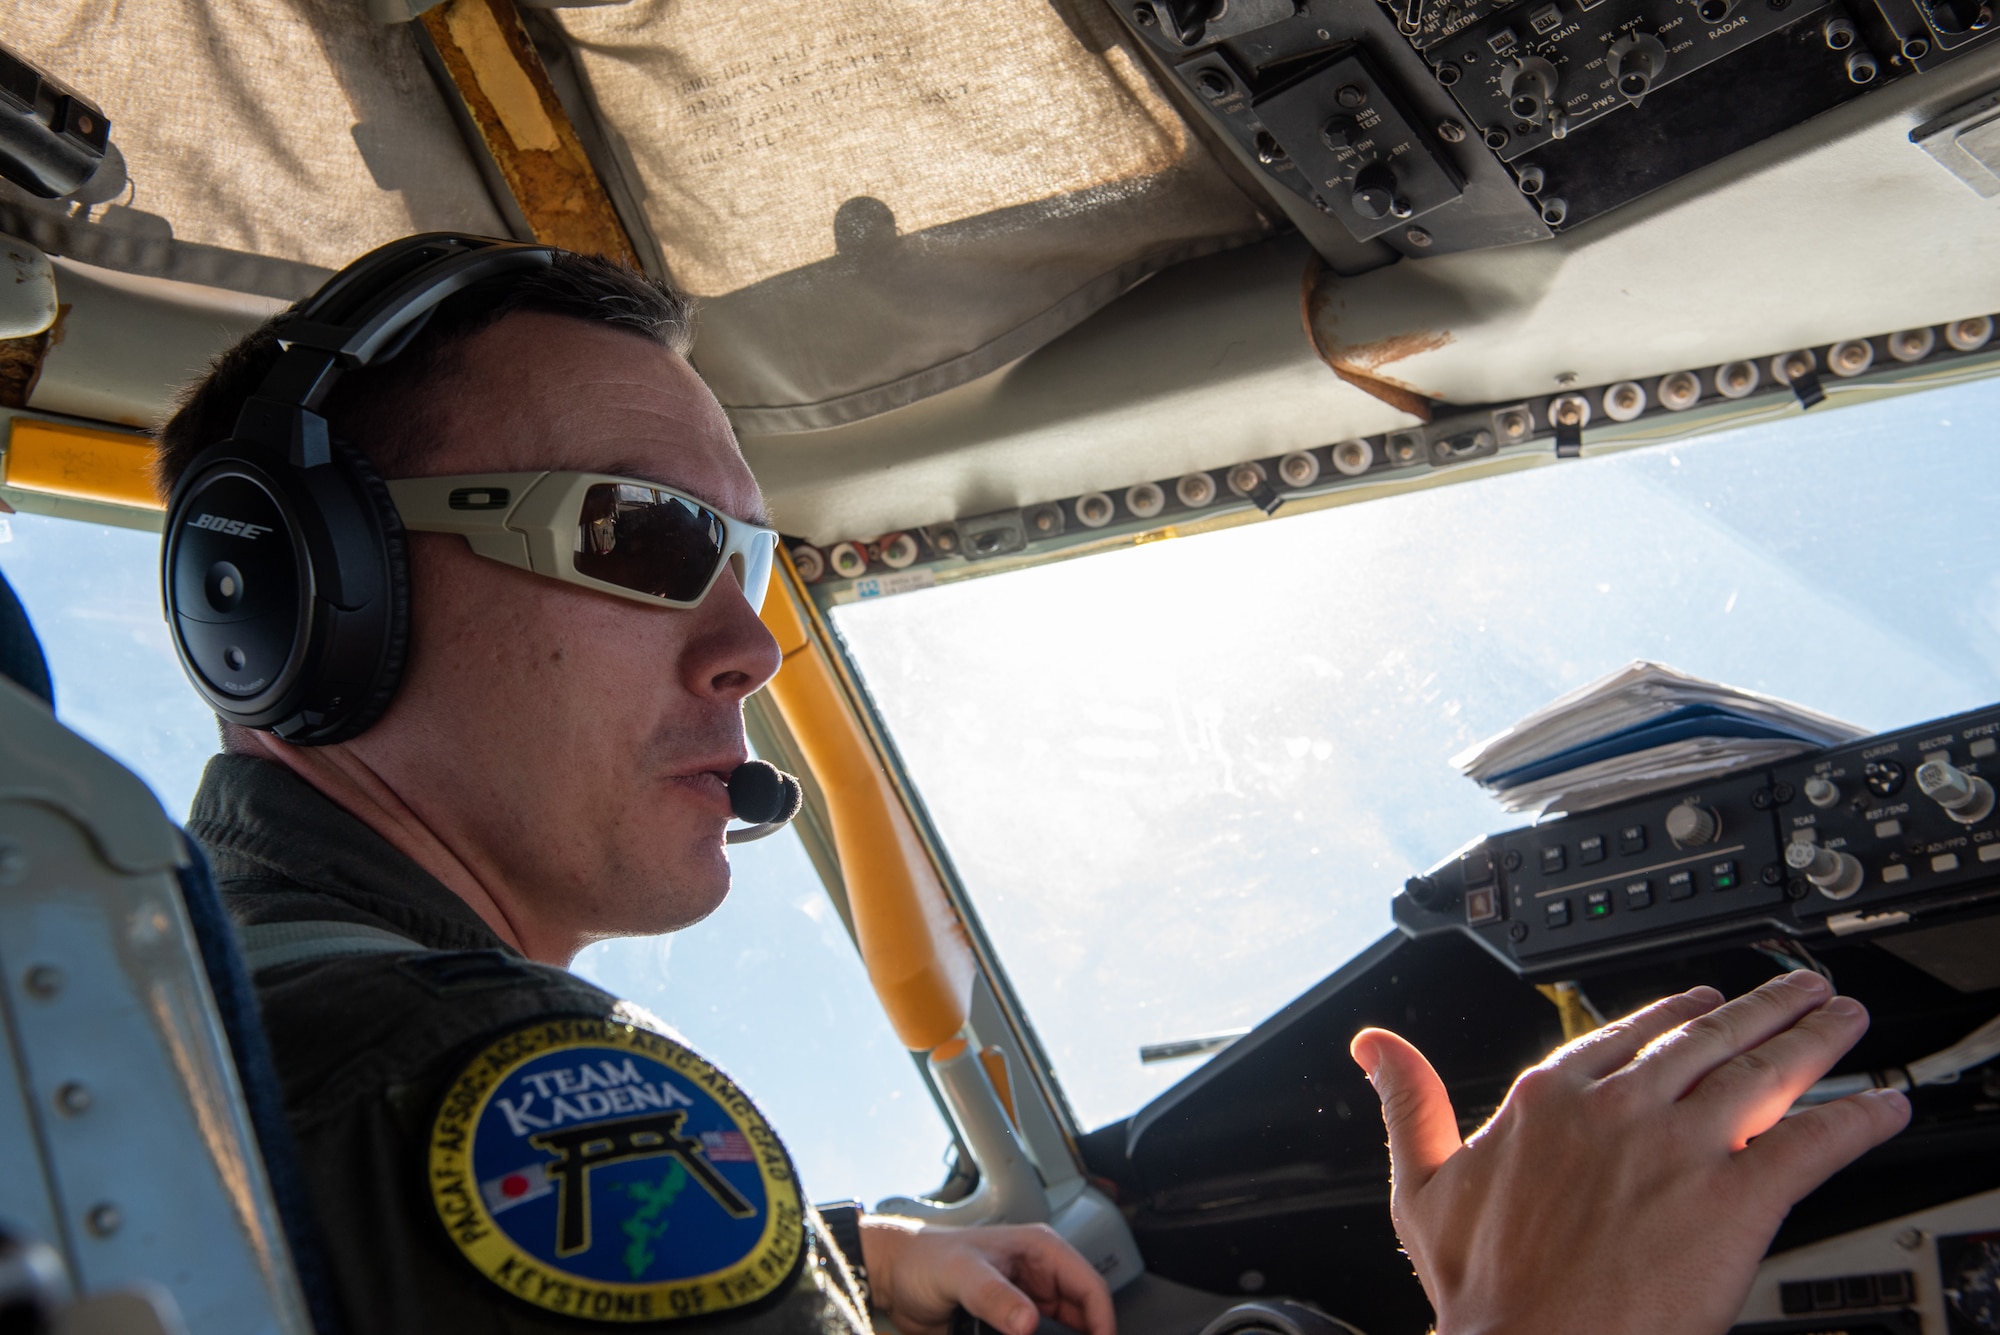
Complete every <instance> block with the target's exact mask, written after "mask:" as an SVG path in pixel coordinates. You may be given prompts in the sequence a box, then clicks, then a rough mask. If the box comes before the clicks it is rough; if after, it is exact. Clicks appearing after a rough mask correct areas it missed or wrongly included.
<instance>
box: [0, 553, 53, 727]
mask: <svg viewBox="0 0 2000 1335" xmlns="http://www.w3.org/2000/svg"><path fill="white" fill-rule="evenodd" d="M0 677H11V678H12V679H13V680H15V681H16V682H19V683H20V684H21V685H22V686H24V687H26V688H27V689H28V690H30V691H33V692H34V693H35V694H36V695H39V696H41V697H42V699H44V700H46V701H48V702H49V707H50V708H52V709H53V708H54V707H55V702H56V690H55V685H54V683H52V682H50V680H49V660H48V659H46V658H43V657H42V644H41V641H40V640H37V639H36V638H35V628H34V627H33V626H31V625H29V624H28V613H27V611H26V609H24V608H23V607H22V606H21V600H20V599H19V598H16V597H15V596H14V590H13V589H12V588H11V587H9V585H8V583H7V577H6V576H5V575H0Z"/></svg>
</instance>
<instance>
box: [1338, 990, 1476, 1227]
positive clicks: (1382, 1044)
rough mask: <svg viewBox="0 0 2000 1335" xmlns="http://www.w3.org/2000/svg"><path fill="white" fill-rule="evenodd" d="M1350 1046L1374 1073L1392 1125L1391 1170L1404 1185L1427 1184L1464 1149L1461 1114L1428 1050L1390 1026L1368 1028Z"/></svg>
mask: <svg viewBox="0 0 2000 1335" xmlns="http://www.w3.org/2000/svg"><path fill="white" fill-rule="evenodd" d="M1348 1052H1349V1054H1350V1055H1352V1056H1353V1058H1354V1060H1355V1061H1357V1062H1359V1063H1360V1064H1361V1069H1362V1070H1363V1071H1366V1072H1367V1073H1368V1079H1369V1081H1370V1083H1372V1084H1373V1085H1374V1086H1375V1093H1376V1096H1377V1097H1378V1098H1380V1099H1381V1100H1382V1122H1383V1124H1384V1125H1385V1126H1386V1127H1388V1129H1389V1163H1390V1168H1391V1175H1392V1177H1393V1179H1394V1181H1395V1183H1396V1186H1397V1187H1398V1188H1399V1189H1407V1188H1411V1187H1421V1186H1422V1185H1423V1184H1424V1183H1426V1182H1428V1181H1430V1179H1431V1177H1432V1175H1434V1174H1435V1173H1436V1172H1437V1170H1438V1169H1439V1168H1441V1167H1442V1166H1443V1165H1444V1162H1445V1160H1447V1159H1449V1158H1451V1156H1452V1155H1454V1154H1456V1153H1458V1151H1459V1150H1460V1148H1461V1147H1462V1146H1463V1145H1464V1143H1465V1142H1464V1141H1462V1140H1460V1139H1459V1135H1458V1115H1457V1114H1456V1113H1454V1112H1453V1111H1452V1107H1451V1096H1450V1095H1449V1094H1447V1093H1445V1088H1444V1081H1442V1080H1440V1079H1438V1073H1437V1072H1436V1071H1434V1070H1432V1069H1431V1064H1430V1062H1429V1061H1427V1060H1425V1058H1424V1054H1423V1053H1421V1052H1419V1051H1417V1050H1416V1048H1415V1047H1414V1046H1412V1045H1411V1044H1410V1042H1409V1041H1408V1040H1407V1039H1404V1038H1400V1037H1398V1036H1397V1035H1395V1034H1392V1033H1390V1032H1389V1031H1388V1030H1386V1029H1363V1030H1362V1031H1361V1032H1360V1033H1358V1034H1356V1035H1355V1036H1354V1041H1353V1042H1352V1043H1351V1044H1349V1045H1348Z"/></svg>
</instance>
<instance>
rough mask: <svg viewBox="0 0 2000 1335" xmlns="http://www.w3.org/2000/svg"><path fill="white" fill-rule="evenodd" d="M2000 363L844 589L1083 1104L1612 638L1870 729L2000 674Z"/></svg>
mask: <svg viewBox="0 0 2000 1335" xmlns="http://www.w3.org/2000/svg"><path fill="white" fill-rule="evenodd" d="M1996 417H2000V382H1993V381H1988V382H1981V383H1976V384H1972V385H1965V386H1958V387H1953V388H1947V389H1938V390H1931V391H1927V392H1924V393H1922V394H1917V395H1911V396H1908V397H1904V398H1899V399H1891V400H1886V401H1880V402H1876V403H1873V404H1867V405H1861V406H1855V407H1848V408H1841V409H1838V410H1833V411H1829V410H1826V409H1822V410H1820V411H1818V412H1815V413H1811V414H1808V415H1805V416H1800V417H1794V418H1790V419H1787V420H1784V421H1781V422H1777V423H1771V424H1765V425H1760V426H1755V427H1750V428H1746V429H1742V430H1738V431H1733V432H1729V433H1724V434H1717V435H1713V436H1709V437H1705V438H1702V439H1699V440H1695V441H1691V442H1682V443H1678V444H1671V445H1662V446H1654V447H1648V448H1644V449H1635V450H1631V451H1627V452H1624V453H1619V454H1614V455H1608V456H1606V457H1602V458H1595V459H1586V460H1583V461H1580V462H1574V463H1570V462H1565V463H1561V464H1556V465H1554V466H1549V467H1542V468H1536V469H1532V470H1528V471H1524V472H1519V473H1514V474H1509V475H1506V476H1501V477H1495V478H1491V479H1486V480H1483V481H1479V482H1475V483H1471V484H1468V485H1463V486H1446V487H1438V488H1435V489H1431V490H1426V491H1420V492H1416V493H1413V494H1408V495H1404V496H1399V497H1394V498H1388V499H1382V500H1376V501H1371V502H1368V503H1365V504H1359V505H1350V506H1344V507H1340V508H1335V509H1329V510H1323V511H1320V512H1318V513H1313V514H1307V515H1301V516H1298V517H1295V518H1290V519H1285V520H1284V522H1277V523H1264V524H1255V525H1250V526H1246V527H1242V528H1237V529H1231V530H1227V531H1224V532H1219V533H1212V534H1208V535H1204V536H1200V537H1195V538H1189V539H1187V540H1184V541H1173V542H1154V543H1149V544H1146V545H1143V546H1138V547H1133V548H1127V549H1124V550H1120V551H1117V552H1114V553H1111V554H1108V555H1104V556H1099V557H1093V558H1089V559H1080V560H1073V561H1068V562H1063V563H1060V564H1052V565H1047V566H1042V567H1039V568H1035V569H1031V570H1027V571H1022V572H1019V573H1015V574H1011V575H1008V576H1006V577H1004V578H991V579H979V580H968V581H964V582H960V583H956V584H951V585H945V586H941V587H937V588H933V589H928V590H924V591H921V592H914V593H908V594H903V595H900V596H897V597H894V598H885V599H877V600H874V601H869V602H862V603H855V604H849V605H845V606H841V607H839V608H837V609H835V613H834V620H835V624H836V625H837V626H838V628H839V629H840V631H841V633H842V634H843V636H844V637H845V639H846V641H847V643H848V646H849V649H850V651H851V653H852V654H853V656H854V658H855V660H856V662H857V663H858V665H859V667H860V668H861V671H862V673H863V676H864V678H865V680H866V683H867V686H868V688H869V690H870V692H871V694H872V695H873V697H874V699H875V701H876V704H877V706H878V708H879V709H880V710H881V711H882V713H883V715H884V717H885V718H886V720H887V722H888V724H889V726H890V729H891V731H892V733H893V735H894V739H895V742H896V745H897V747H898V749H899V750H900V752H901V754H902V756H903V758H904V760H905V762H906V763H907V765H908V767H909V770H910V773H911V777H912V779H913V780H914V782H915V785H916V787H917V789H918V791H920V792H921V793H922V794H923V798H924V801H925V803H926V804H927V806H928V808H929V810H930V813H931V816H932V818H933V820H934V821H935V822H936V824H937V826H938V828H939V830H940V832H941V834H942V836H943V838H944V841H945V843H946V845H947V847H948V849H949V852H950V855H951V857H952V859H953V861H954V863H955V864H956V867H957V869H958V872H959V874H960V875H961V877H962V878H963V880H964V882H965V885H966V888H967V891H968V893H969V895H970V897H971V899H972V901H973V904H974V907H975V908H976V910H977V912H978V913H979V915H980V917H981V920H982V922H983V923H984V926H985V928H986V930H987V932H988V933H989V935H990V936H991V938H992V940H993V942H994V946H995V948H996V950H997V952H998V954H999V956H1000V959H1001V962H1002V964H1003V965H1004V967H1005V968H1006V970H1007V971H1008V974H1009V976H1010V977H1011V979H1012V981H1013V983H1014V986H1015V988H1016V990H1017V991H1018V993H1019V994H1020V996H1021V999H1022V1002H1023V1004H1024V1006H1025V1007H1026V1009H1027V1012H1028V1015H1029V1018H1030V1020H1031V1021H1032V1022H1033V1023H1034V1025H1035V1026H1036V1028H1037V1029H1038V1031H1039V1033H1040V1035H1041V1038H1042V1041H1043V1043H1044V1045H1045V1046H1046V1048H1047V1049H1048V1052H1049V1054H1050V1059H1051V1061H1052V1062H1053V1064H1054V1066H1055V1069H1056V1074H1057V1075H1058V1077H1059V1078H1060V1080H1061V1082H1062V1084H1063V1087H1064V1089H1065V1091H1066V1092H1067V1094H1068V1096H1069V1099H1070V1102H1071V1104H1072V1106H1073V1107H1074V1109H1075V1111H1076V1113H1077V1116H1078V1119H1079V1120H1080V1121H1081V1123H1082V1124H1083V1125H1084V1126H1085V1127H1094V1126H1097V1125H1100V1124H1102V1123H1104V1122H1107V1121H1110V1120H1113V1119H1116V1118H1118V1117H1122V1116H1124V1115H1126V1114H1128V1113H1131V1112H1133V1111H1134V1110H1136V1109H1137V1108H1138V1107H1140V1106H1141V1105H1142V1104H1143V1103H1144V1102H1145V1101H1146V1100H1147V1099H1148V1098H1149V1097H1151V1096H1152V1095H1154V1094H1156V1093H1158V1092H1159V1091H1160V1090H1162V1089H1164V1088H1166V1087H1167V1086H1168V1085H1170V1084H1172V1083H1173V1082H1174V1081H1176V1080H1178V1079H1180V1078H1182V1077H1183V1076H1185V1075H1186V1074H1187V1073H1188V1071H1189V1070H1190V1069H1192V1066H1193V1064H1194V1063H1193V1061H1191V1060H1181V1061H1170V1062H1161V1063H1156V1064H1150V1065H1149V1064H1144V1063H1142V1062H1141V1061H1140V1059H1139V1048H1140V1047H1141V1046H1142V1045H1148V1044H1157V1043H1162V1042H1168V1041H1173V1040H1179V1039H1187V1038H1193V1037H1198V1036H1204V1035H1211V1034H1216V1033H1218V1032H1222V1031H1227V1030H1230V1029H1235V1028H1241V1027H1244V1026H1247V1025H1251V1024H1254V1023H1255V1022H1256V1021H1258V1020H1260V1019H1261V1018H1263V1017H1264V1016H1266V1015H1269V1014H1270V1013H1271V1012H1272V1011H1273V1010H1275V1009H1276V1008H1277V1007H1279V1006H1280V1005H1282V1004H1283V1003H1284V1002H1286V1001H1288V1000H1289V999H1291V998H1292V997H1293V996H1295V995H1297V994H1298V993H1300V992H1302V991H1304V990H1305V989H1306V988H1307V987H1309V986H1310V985H1311V984H1312V983H1313V982H1315V981H1316V980H1318V979H1319V978H1321V977H1322V976H1324V975H1325V974H1326V973H1328V972H1329V971H1331V970H1332V969H1334V968H1335V967H1337V966H1338V965H1339V964H1341V963H1342V962H1343V961H1345V960H1346V959H1348V958H1349V957H1351V956H1352V955H1354V954H1355V953H1356V952H1357V951H1359V950H1360V949H1362V948H1363V947H1364V946H1366V945H1367V944H1368V943H1369V942H1371V941H1373V940H1374V939H1376V938H1377V937H1379V936H1380V935H1381V934H1382V933H1383V932H1385V931H1387V930H1388V929H1389V926H1390V918H1389V901H1390V897H1391V895H1392V894H1394V892H1395V891H1396V890H1397V889H1399V888H1400V886H1401V885H1402V882H1403V879H1404V878H1405V877H1406V876H1408V875H1410V874H1411V873H1413V872H1416V871H1419V870H1422V869H1423V868H1425V867H1428V866H1430V865H1431V864H1432V863H1434V862H1436V861H1437V860H1438V859H1439V858H1440V857H1442V856H1443V855H1445V854H1446V853H1448V852H1450V851H1451V850H1453V849H1454V848H1456V847H1457V846H1459V845H1460V844H1462V843H1464V842H1465V841H1467V840H1469V839H1472V838H1474V837H1477V836H1480V835H1483V834H1487V833H1492V832H1495V831H1499V830H1504V829H1508V828H1512V827H1514V826H1518V825H1520V824H1522V823H1524V818H1522V817H1518V816H1510V815H1508V814H1507V813H1505V812H1503V811H1501V810H1500V808H1499V807H1498V805H1497V804H1496V803H1494V802H1493V801H1492V800H1491V799H1489V798H1487V797H1486V796H1484V795H1483V793H1482V792H1481V791H1480V790H1479V789H1478V788H1477V787H1476V786H1475V785H1474V784H1473V783H1472V782H1471V781H1470V780H1468V779H1466V778H1464V777H1462V776H1460V775H1459V774H1458V773H1457V772H1456V771H1454V770H1453V769H1452V768H1451V767H1450V766H1449V765H1448V764H1447V759H1448V758H1449V757H1450V756H1452V755H1453V754H1455V753H1457V752H1458V751H1460V750H1461V749H1463V748H1464V747H1465V746H1466V745H1467V744H1469V743H1472V742H1475V741H1478V740H1480V739H1482V738H1485V737H1487V736H1489V735H1491V734H1493V733H1495V732H1497V731H1499V730H1500V729H1502V728H1504V727H1506V726H1507V725H1508V724H1510V723H1512V722H1513V721H1514V720H1516V719H1518V718H1519V717H1521V716H1522V715H1523V714H1526V713H1527V712H1529V711H1530V710H1532V709H1534V708H1536V707H1537V706H1540V705H1542V704H1545V703H1547V702H1548V701H1549V700H1551V699H1553V698H1555V697H1556V696H1558V695H1560V694H1562V693H1563V692H1565V691H1568V690H1570V689H1572V688H1574V687H1576V686H1579V685H1582V684H1583V683H1585V682H1588V681H1590V680H1592V679H1594V678H1596V677H1598V676H1600V675H1602V674H1603V673H1605V672H1608V671H1610V670H1612V669H1614V668H1617V667H1619V666H1621V665H1623V664H1625V663H1627V662H1629V661H1630V660H1632V659H1635V658H1648V659H1654V660H1657V661H1660V662H1664V663H1668V664H1671V665H1673V666H1675V667H1678V668H1681V669H1683V670H1685V671H1688V672H1692V673H1695V674H1698V675H1701V676H1705V677H1710V678H1714V679H1716V680H1719V681H1723V682H1727V683H1730V684H1732V685H1737V686H1743V687H1748V688H1751V689H1754V690H1759V691H1765V692H1769V693H1771V694H1774V695H1778V696H1782V697H1785V698H1787V699H1791V700H1795V701H1798V702H1799V703H1801V704H1805V705H1808V706H1810V707H1812V708H1815V709H1819V710H1822V711H1825V712H1827V713H1831V714H1834V715H1836V716H1840V717H1843V718H1846V719H1848V720H1850V721H1851V722H1853V723H1855V724H1858V725H1860V726H1862V727H1864V728H1868V729H1871V730H1879V729H1883V728H1890V727H1898V726H1902V725H1905V724H1909V723H1914V722H1918V721H1921V720H1923V719H1926V718H1930V717H1934V716H1938V715H1942V714H1948V713H1952V712H1955V711H1958V710H1963V709H1967V708H1971V707H1973V706H1976V705H1980V704H1985V703H1990V702H1991V701H1993V700H1995V699H2000V549H1996V547H1995V546H1994V544H1993V543H1992V542H1991V541H1990V540H1989V538H1988V536H1987V535H1988V534H1989V533H1990V531H1991V526H1992V525H1993V523H1994V521H1995V519H1996V518H2000V468H1996V467H1995V464H1994V459H1993V453H1992V445H1991V441H1990V436H1991V426H1990V423H1991V422H1992V421H1993V420H1995V418H1996Z"/></svg>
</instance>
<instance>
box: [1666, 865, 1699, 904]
mask: <svg viewBox="0 0 2000 1335" xmlns="http://www.w3.org/2000/svg"><path fill="white" fill-rule="evenodd" d="M1667 898H1668V899H1693V898H1694V873H1693V872H1691V871H1677V872H1675V873H1674V874H1673V875H1671V876H1669V877H1667Z"/></svg>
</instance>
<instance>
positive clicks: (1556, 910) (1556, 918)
mask: <svg viewBox="0 0 2000 1335" xmlns="http://www.w3.org/2000/svg"><path fill="white" fill-rule="evenodd" d="M1542 912H1544V913H1546V914H1547V915H1548V919H1549V926H1551V927H1567V926H1569V901H1568V900H1567V899H1551V900H1550V901H1549V902H1548V903H1546V904H1544V905H1543V906H1542Z"/></svg>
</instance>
